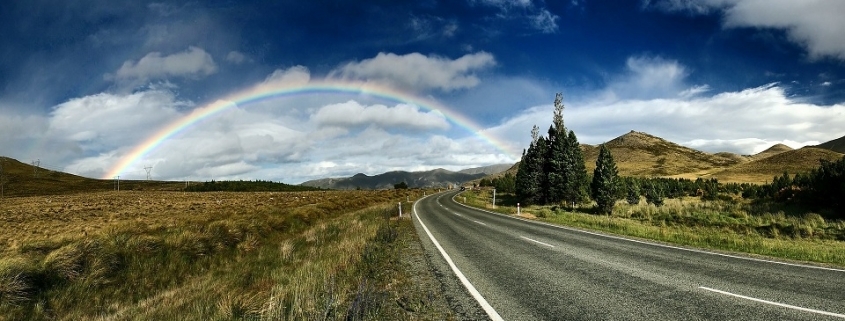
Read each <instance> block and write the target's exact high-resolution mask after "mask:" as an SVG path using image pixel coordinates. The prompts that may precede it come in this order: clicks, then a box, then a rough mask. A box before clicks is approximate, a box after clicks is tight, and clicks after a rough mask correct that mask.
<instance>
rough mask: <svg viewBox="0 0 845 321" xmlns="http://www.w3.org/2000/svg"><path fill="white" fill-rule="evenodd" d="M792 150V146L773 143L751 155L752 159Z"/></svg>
mask: <svg viewBox="0 0 845 321" xmlns="http://www.w3.org/2000/svg"><path fill="white" fill-rule="evenodd" d="M791 150H794V149H793V148H792V147H789V146H786V145H784V144H775V145H772V147H769V148H767V149H766V150H764V151H762V152H759V153H757V154H755V155H753V156H751V158H752V159H763V158H766V157H769V156H773V155H777V154H780V153H783V152H788V151H791Z"/></svg>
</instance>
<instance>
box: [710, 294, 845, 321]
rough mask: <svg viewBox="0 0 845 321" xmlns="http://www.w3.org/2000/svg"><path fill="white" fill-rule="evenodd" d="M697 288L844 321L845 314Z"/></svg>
mask: <svg viewBox="0 0 845 321" xmlns="http://www.w3.org/2000/svg"><path fill="white" fill-rule="evenodd" d="M698 288H699V289H702V290H707V291H710V292H716V293H720V294H724V295H729V296H732V297H737V298H740V299H746V300H751V301H754V302H760V303H765V304H771V305H775V306H779V307H784V308H790V309H795V310H799V311H804V312H812V313H817V314H823V315H827V316H832V317H837V318H843V319H845V314H839V313H833V312H827V311H822V310H815V309H809V308H803V307H799V306H794V305H789V304H785V303H779V302H773V301H768V300H763V299H758V298H752V297H750V296H745V295H740V294H736V293H731V292H728V291H722V290H717V289H713V288H708V287H704V286H699V287H698Z"/></svg>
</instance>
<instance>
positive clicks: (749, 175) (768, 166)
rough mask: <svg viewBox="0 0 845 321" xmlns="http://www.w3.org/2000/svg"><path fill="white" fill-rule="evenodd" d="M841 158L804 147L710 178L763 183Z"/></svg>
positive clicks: (820, 150) (748, 163)
mask: <svg viewBox="0 0 845 321" xmlns="http://www.w3.org/2000/svg"><path fill="white" fill-rule="evenodd" d="M758 155H759V154H758ZM842 157H843V154H841V153H837V152H834V151H831V150H827V149H822V148H816V147H804V148H800V149H794V150H789V151H785V152H781V153H777V154H774V155H772V156H769V157H765V158H760V159H755V160H753V161H750V162H746V163H743V164H739V165H736V166H733V167H730V168H727V169H724V170H722V171H719V172H716V173H713V174H712V175H711V177H715V178H718V179H719V180H720V181H724V182H747V183H765V182H769V181H771V180H772V177H774V176H775V175H781V174H783V172H784V171H786V172H789V174H790V175H794V174H796V173H803V172H808V171H810V170H811V169H814V168H817V167H819V160H820V159H825V160H829V161H835V160H838V159H841V158H842Z"/></svg>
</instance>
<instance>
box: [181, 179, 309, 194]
mask: <svg viewBox="0 0 845 321" xmlns="http://www.w3.org/2000/svg"><path fill="white" fill-rule="evenodd" d="M319 190H321V189H320V188H316V187H310V186H302V185H289V184H285V183H280V182H271V181H261V180H255V181H243V180H240V181H214V180H212V181H210V182H203V183H199V184H194V185H190V186H188V187H186V188H185V191H187V192H300V191H319Z"/></svg>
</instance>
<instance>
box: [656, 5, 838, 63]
mask: <svg viewBox="0 0 845 321" xmlns="http://www.w3.org/2000/svg"><path fill="white" fill-rule="evenodd" d="M643 4H644V6H645V7H648V6H654V7H655V8H658V9H660V10H664V11H669V12H677V11H682V12H688V13H691V14H709V13H711V12H714V11H719V12H721V13H722V17H723V18H722V23H723V25H724V27H726V28H738V27H751V28H775V29H783V30H786V32H787V34H788V35H789V38H790V40H792V41H793V42H795V43H797V44H799V45H801V46H803V47H805V48H806V49H807V51H808V52H809V54H810V57H812V58H820V57H833V58H836V59H840V60H845V33H843V32H842V30H845V19H842V13H843V12H845V1H837V0H829V1H821V0H814V1H793V0H705V1H694V0H664V1H644V2H643Z"/></svg>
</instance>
